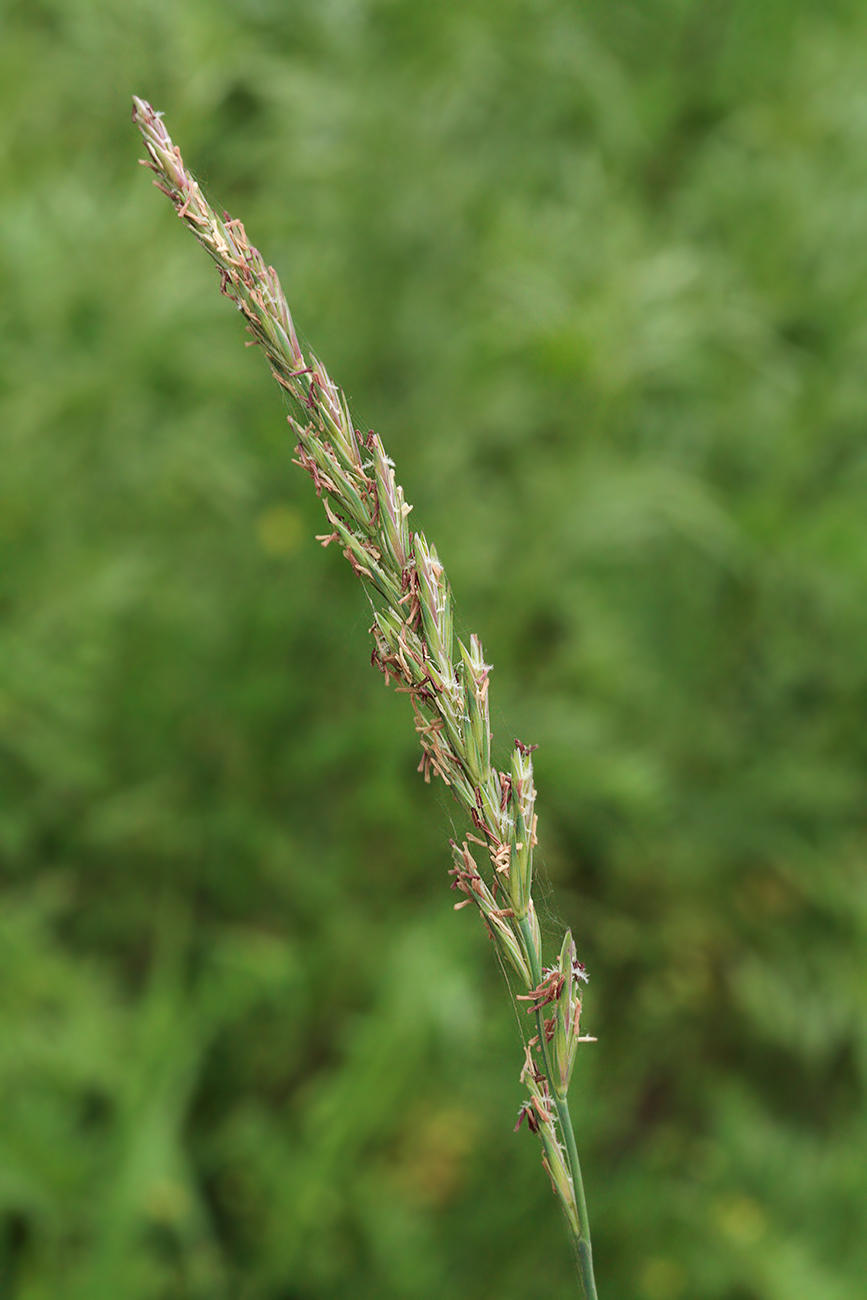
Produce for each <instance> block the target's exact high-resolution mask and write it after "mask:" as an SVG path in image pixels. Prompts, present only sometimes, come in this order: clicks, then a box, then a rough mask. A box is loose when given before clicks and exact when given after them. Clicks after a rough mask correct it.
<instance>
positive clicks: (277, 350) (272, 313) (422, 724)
mask: <svg viewBox="0 0 867 1300" xmlns="http://www.w3.org/2000/svg"><path fill="white" fill-rule="evenodd" d="M133 102H134V108H133V121H134V122H135V123H136V125H137V126H138V128H139V130H140V131H141V133H142V137H143V139H144V142H145V146H146V148H147V153H148V157H147V158H146V159H144V160H143V162H144V164H145V166H147V167H150V168H151V170H152V171H154V172H155V173H156V181H155V184H156V185H157V186H158V187H159V188H160V189H161V190H162V191H163V193H165V194H166V195H167V196H168V197H169V198H170V199H171V201H172V203H173V204H174V206H175V209H176V211H177V213H178V215H179V216H180V217H181V218H182V219H183V221H184V222H185V223H186V225H187V226H188V227H189V228H190V230H192V232H193V233H194V235H195V236H196V238H197V239H198V241H199V243H200V244H202V246H203V247H204V248H205V249H206V250H207V252H208V253H209V254H210V256H211V257H212V259H213V260H214V262H215V263H216V265H217V268H218V270H219V272H220V288H221V291H222V292H223V293H224V294H225V295H226V296H227V297H228V298H230V299H231V300H232V301H233V302H234V303H235V304H236V306H237V307H238V310H239V311H240V312H241V313H242V314H243V315H244V317H245V319H246V321H247V327H248V329H249V331H250V333H251V335H252V342H253V343H255V344H258V345H259V346H260V347H261V348H262V350H263V351H264V353H265V355H266V357H267V359H268V362H269V364H270V367H271V373H272V374H273V376H274V378H275V379H276V380H277V382H278V384H280V386H281V388H283V389H284V390H285V391H286V393H287V394H288V395H289V397H290V398H291V399H292V404H293V412H292V414H290V416H289V417H288V418H289V423H290V425H291V427H292V429H293V432H294V434H295V437H296V438H297V445H296V449H295V450H296V463H297V464H298V465H300V466H301V467H302V468H303V469H305V470H306V471H307V472H308V474H309V475H310V477H311V479H312V480H313V484H314V486H315V488H316V492H317V494H318V495H319V496H320V497H321V498H322V501H323V505H324V508H325V514H326V517H327V520H328V531H327V532H325V533H323V534H321V535H320V536H319V537H318V539H317V540H319V541H320V542H321V543H322V545H323V546H328V545H330V544H331V543H332V542H335V543H337V544H338V546H340V547H341V548H342V551H343V554H344V556H345V557H346V559H347V560H348V561H349V564H350V565H351V566H352V568H353V569H354V571H355V572H356V574H357V575H358V576H359V578H361V579H362V581H363V583H364V584H365V586H366V588H367V590H368V594H369V595H370V597H371V604H372V607H373V611H374V615H373V624H372V626H371V629H370V630H371V634H372V636H373V643H374V648H373V656H372V658H373V662H374V664H375V665H376V666H377V667H378V668H379V669H380V670H381V672H382V673H383V674H384V676H385V680H386V682H387V683H391V682H394V683H396V689H397V690H398V691H399V692H402V693H404V694H407V695H408V696H409V698H410V703H411V705H412V709H413V715H414V719H415V727H416V731H417V733H418V736H419V741H420V743H421V748H422V757H421V762H420V764H419V770H420V771H422V772H423V773H424V777H425V780H427V781H429V780H430V778H431V774H432V773H433V774H435V775H436V776H438V777H439V778H440V779H441V780H442V781H444V782H445V784H446V785H448V786H449V787H450V788H451V790H452V793H453V794H454V796H455V798H456V799H457V800H458V802H459V803H460V804H461V806H462V807H463V808H464V810H465V812H466V813H467V814H468V816H469V818H470V821H471V822H472V826H473V829H472V831H471V832H469V833H468V834H467V835H466V836H465V838H464V839H463V841H462V842H461V843H459V844H458V843H455V842H452V846H451V847H452V856H453V866H452V869H451V875H452V878H453V879H452V888H453V889H455V890H456V891H457V892H459V893H460V894H462V895H463V897H462V898H461V899H460V901H458V902H457V903H456V904H455V907H456V909H460V908H463V907H466V906H469V905H470V904H474V905H475V906H476V908H477V909H478V911H479V914H480V915H481V918H482V920H483V922H484V924H485V926H486V928H487V931H488V933H489V935H490V936H491V939H492V940H493V942H494V944H495V945H496V948H497V950H498V953H499V954H500V956H501V958H502V959H503V962H504V964H505V965H506V966H507V967H508V968H510V969H511V970H512V971H513V972H514V973H515V975H516V976H517V978H518V981H519V982H520V984H521V985H522V988H523V992H521V993H519V994H518V995H517V996H518V999H519V1001H521V1002H523V1003H525V1004H526V1006H527V1010H528V1011H529V1012H530V1014H531V1015H533V1016H534V1017H535V1024H536V1034H535V1036H534V1037H533V1038H532V1039H530V1041H529V1043H528V1044H527V1046H526V1051H525V1060H524V1065H523V1069H522V1071H521V1079H522V1081H523V1083H524V1085H525V1086H526V1089H527V1097H526V1100H525V1101H524V1103H523V1105H522V1106H521V1110H520V1114H519V1117H518V1124H517V1126H516V1127H520V1126H521V1125H522V1124H523V1123H524V1122H525V1121H526V1124H527V1127H528V1128H529V1129H530V1130H531V1131H532V1132H533V1133H534V1134H536V1135H537V1136H538V1138H539V1140H540V1143H541V1146H542V1163H543V1165H544V1167H545V1169H546V1171H547V1173H548V1175H549V1177H550V1179H551V1184H552V1187H553V1188H554V1191H555V1193H556V1194H557V1196H558V1198H559V1200H560V1202H561V1204H562V1207H563V1210H564V1212H565V1215H566V1220H567V1223H568V1225H569V1230H570V1233H571V1235H572V1239H573V1241H574V1244H575V1248H576V1252H577V1258H578V1271H579V1277H580V1280H581V1286H582V1290H583V1293H584V1295H585V1296H586V1297H587V1298H588V1300H595V1296H596V1287H595V1282H594V1278H593V1263H592V1252H591V1245H590V1232H589V1227H588V1219H587V1209H586V1205H585V1200H584V1190H583V1185H582V1180H581V1169H580V1165H579V1161H578V1154H577V1150H576V1145H575V1137H574V1133H573V1129H572V1122H571V1118H570V1114H569V1106H568V1101H567V1092H568V1087H569V1080H570V1077H571V1074H572V1069H573V1066H574V1063H575V1057H576V1053H577V1048H578V1044H579V1043H581V1042H587V1041H592V1040H590V1039H588V1037H587V1036H586V1035H583V1034H582V1033H581V1026H580V1017H581V988H582V984H583V983H584V982H586V979H587V975H586V971H585V969H584V966H583V964H582V963H581V962H579V961H578V960H577V956H576V951H575V944H574V942H573V940H572V935H571V933H570V932H569V931H568V930H567V932H566V934H565V936H564V938H563V942H562V945H561V948H560V952H559V955H558V957H557V959H556V961H555V962H554V963H553V964H552V965H550V966H548V967H545V966H544V965H543V959H542V942H541V935H540V930H539V923H538V920H537V917H536V911H535V908H534V905H533V897H532V885H533V850H534V848H535V846H536V843H537V815H536V811H535V803H536V788H535V785H534V782H533V763H532V750H533V746H530V745H525V744H523V743H522V742H521V741H518V740H516V741H515V745H514V749H513V752H512V761H511V766H510V769H509V770H508V771H499V770H498V769H497V768H496V767H495V766H493V764H492V762H491V727H490V713H489V704H488V688H489V681H490V672H491V665H490V664H487V663H486V662H485V658H484V654H483V651H482V645H481V642H480V641H479V638H478V637H477V636H475V635H471V636H470V637H469V639H468V643H464V642H463V641H462V640H461V639H460V638H457V637H456V636H455V634H454V631H453V626H452V592H451V587H450V585H449V582H448V579H447V577H446V574H445V571H444V569H443V566H442V564H441V563H440V560H439V557H438V556H437V552H436V550H435V548H434V547H433V546H432V545H431V544H430V543H429V542H428V540H427V538H426V537H425V535H424V533H422V532H421V531H419V530H413V529H411V528H410V526H409V515H410V512H411V510H412V507H411V506H410V505H409V504H408V503H407V501H406V499H405V496H404V492H403V489H402V488H401V487H400V486H399V484H398V483H397V481H396V478H395V473H394V465H393V463H392V461H391V460H390V459H389V457H388V456H387V454H386V452H385V449H384V448H383V445H382V442H381V441H380V439H379V437H378V436H377V435H376V434H375V433H373V432H372V431H371V432H369V433H367V434H362V433H361V432H360V431H359V430H358V429H357V428H355V427H354V425H353V422H352V419H351V417H350V413H349V409H348V406H347V403H346V399H345V397H344V395H343V393H342V392H341V391H340V389H339V388H337V386H336V385H335V384H334V382H333V381H332V380H331V379H330V377H329V375H328V373H327V372H326V370H325V367H324V366H323V365H322V363H321V362H320V361H319V360H318V358H317V357H315V356H314V355H313V354H312V353H309V352H308V353H307V354H305V353H304V351H303V350H302V348H301V346H300V344H299V342H298V337H297V334H296V331H295V327H294V325H293V322H292V316H291V314H290V311H289V307H288V305H287V303H286V298H285V296H284V294H283V290H282V288H281V286H280V281H279V279H278V277H277V273H276V271H275V270H274V268H273V267H271V266H268V265H266V263H265V262H264V260H263V258H262V256H261V254H260V253H259V251H258V250H257V249H256V248H255V247H254V246H253V245H252V244H251V243H250V241H249V240H248V238H247V234H246V231H245V230H244V226H243V224H242V222H241V221H238V220H236V219H233V218H231V217H229V215H228V213H224V214H223V216H222V217H220V216H218V215H217V213H216V212H215V211H214V209H213V208H212V207H211V205H210V204H209V203H208V202H207V200H206V199H205V197H204V195H203V193H202V191H201V189H200V187H199V185H198V183H197V182H196V181H195V179H194V178H193V176H192V175H191V174H190V173H189V171H188V170H187V169H186V167H185V165H184V161H183V158H182V156H181V153H180V150H179V149H178V148H177V146H176V145H174V144H173V143H172V140H171V138H170V136H169V134H168V132H167V131H166V128H165V126H164V124H163V121H162V117H161V115H160V114H159V113H157V112H155V110H154V109H153V108H152V107H151V106H150V104H148V103H147V102H145V101H144V100H142V99H138V98H134V101H133ZM480 861H481V862H482V863H484V864H485V865H484V870H483V869H482V868H481V867H480V866H479V862H480Z"/></svg>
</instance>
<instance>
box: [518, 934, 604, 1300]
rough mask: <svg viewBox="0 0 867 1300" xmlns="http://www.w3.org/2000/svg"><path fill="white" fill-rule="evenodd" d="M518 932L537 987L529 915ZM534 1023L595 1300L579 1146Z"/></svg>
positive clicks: (588, 1292)
mask: <svg viewBox="0 0 867 1300" xmlns="http://www.w3.org/2000/svg"><path fill="white" fill-rule="evenodd" d="M518 926H519V928H520V931H521V936H522V938H523V940H524V949H525V951H526V954H527V960H528V961H529V964H530V974H531V976H532V979H533V987H534V988H538V987H539V985H540V984H541V982H542V969H541V966H540V965H539V959H538V957H537V955H536V947H535V944H534V943H533V932H532V929H531V927H530V921H529V918H528V917H526V916H525V917H524V918H523V919H522V920H520V921H518ZM536 1027H537V1032H538V1036H539V1047H540V1049H541V1052H542V1062H543V1065H544V1067H545V1074H546V1075H547V1078H548V1084H549V1087H550V1089H551V1095H552V1097H553V1100H554V1106H555V1108H556V1110H557V1119H558V1122H559V1124H560V1132H561V1133H562V1135H563V1141H564V1142H565V1144H566V1159H567V1161H568V1163H569V1174H570V1177H571V1179H572V1192H573V1195H574V1197H575V1211H576V1215H577V1219H578V1232H577V1233H576V1232H575V1231H574V1228H573V1227H572V1224H571V1223H570V1225H569V1226H570V1229H572V1235H573V1237H574V1241H575V1253H576V1255H577V1257H578V1275H579V1277H580V1279H581V1289H582V1291H583V1292H584V1300H597V1296H596V1279H595V1278H594V1276H593V1247H592V1245H591V1242H590V1220H589V1219H588V1217H587V1200H586V1198H585V1196H584V1180H583V1178H582V1177H581V1162H580V1161H579V1159H578V1148H577V1147H576V1145H575V1130H574V1129H573V1128H572V1116H571V1114H570V1113H569V1103H568V1101H567V1100H566V1098H565V1097H560V1096H558V1095H557V1092H556V1089H555V1087H554V1074H553V1072H552V1069H551V1061H550V1058H549V1056H548V1044H547V1042H546V1039H545V1022H544V1018H543V1016H542V1013H541V1011H539V1010H537V1012H536Z"/></svg>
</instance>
